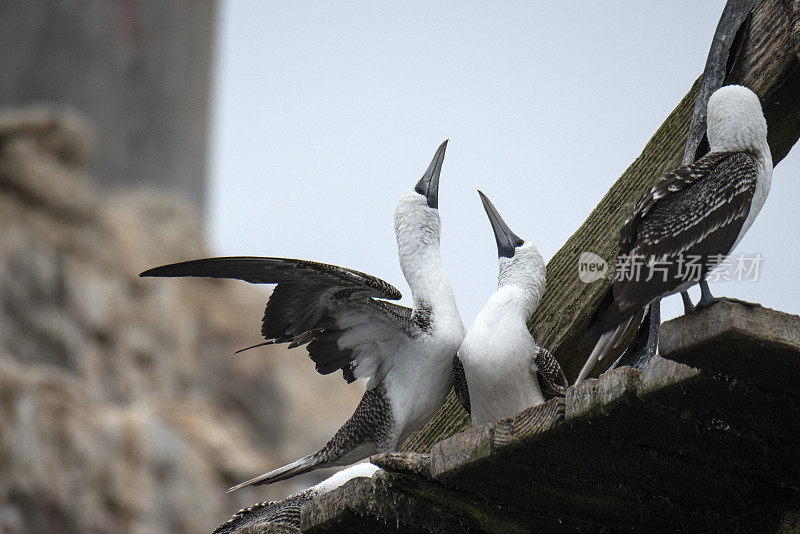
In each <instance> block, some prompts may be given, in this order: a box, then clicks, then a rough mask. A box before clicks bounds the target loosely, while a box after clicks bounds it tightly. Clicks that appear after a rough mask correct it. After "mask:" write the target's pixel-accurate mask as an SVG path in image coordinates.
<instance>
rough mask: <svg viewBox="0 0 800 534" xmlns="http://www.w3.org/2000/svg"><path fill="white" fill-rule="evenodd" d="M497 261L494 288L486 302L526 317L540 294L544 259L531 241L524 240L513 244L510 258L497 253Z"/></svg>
mask: <svg viewBox="0 0 800 534" xmlns="http://www.w3.org/2000/svg"><path fill="white" fill-rule="evenodd" d="M499 262H500V272H499V275H498V279H497V291H496V292H495V293H494V295H492V297H491V298H490V303H492V304H494V305H503V306H506V307H507V308H509V309H510V310H513V311H514V312H516V313H519V314H520V315H521V316H522V317H523V320H525V321H527V320H528V319H530V317H531V315H533V312H534V311H536V308H537V307H538V306H539V302H541V300H542V295H543V294H544V290H545V282H546V270H545V265H544V260H543V259H542V256H541V254H539V251H538V250H537V249H536V247H535V246H534V245H533V244H532V243H529V242H525V243H524V244H523V245H522V246H520V247H517V248H516V250H515V253H514V256H513V257H512V258H506V257H501V258H500V260H499Z"/></svg>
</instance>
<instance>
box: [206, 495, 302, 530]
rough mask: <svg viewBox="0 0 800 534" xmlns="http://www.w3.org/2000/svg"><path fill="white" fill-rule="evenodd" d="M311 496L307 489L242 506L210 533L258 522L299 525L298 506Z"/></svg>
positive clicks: (237, 528)
mask: <svg viewBox="0 0 800 534" xmlns="http://www.w3.org/2000/svg"><path fill="white" fill-rule="evenodd" d="M313 497H314V492H313V491H312V490H310V489H307V490H305V491H302V492H300V493H296V494H294V495H291V496H289V497H287V498H285V499H283V500H281V501H264V502H260V503H256V504H254V505H253V506H248V507H247V508H242V509H241V510H239V511H238V512H236V513H235V514H233V517H231V518H230V519H228V520H227V521H226V522H224V523H223V524H221V525H220V526H218V527H217V528H216V529H215V530H214V532H213V533H212V534H232V533H233V532H236V531H237V530H239V529H240V528H244V527H247V526H251V525H257V524H259V523H278V524H281V525H287V526H290V527H299V526H300V507H301V506H302V505H303V503H305V502H308V501H310V500H311V499H312V498H313Z"/></svg>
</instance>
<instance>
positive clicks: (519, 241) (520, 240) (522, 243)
mask: <svg viewBox="0 0 800 534" xmlns="http://www.w3.org/2000/svg"><path fill="white" fill-rule="evenodd" d="M524 244H525V241H523V240H522V239H518V240H517V242H516V243H515V244H514V247H521V246H522V245H524Z"/></svg>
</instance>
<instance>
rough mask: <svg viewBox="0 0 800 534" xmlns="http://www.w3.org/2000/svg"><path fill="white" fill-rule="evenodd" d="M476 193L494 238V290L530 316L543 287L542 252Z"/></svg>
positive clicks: (544, 272)
mask: <svg viewBox="0 0 800 534" xmlns="http://www.w3.org/2000/svg"><path fill="white" fill-rule="evenodd" d="M478 194H479V195H480V197H481V202H483V208H484V209H485V210H486V215H488V217H489V222H491V223H492V229H493V230H494V237H495V241H497V256H498V262H499V263H500V273H499V276H498V280H497V286H498V293H500V292H503V294H504V298H505V299H507V300H509V302H508V303H509V304H511V303H513V304H516V305H517V306H519V308H520V311H521V312H522V313H523V316H524V317H525V318H527V317H530V316H531V315H532V314H533V312H534V311H535V310H536V308H537V307H538V306H539V302H540V301H541V299H542V294H543V293H544V290H545V281H546V269H545V265H544V260H543V259H542V255H541V254H539V251H538V250H537V248H536V246H535V245H534V244H533V243H530V242H527V241H525V240H523V239H522V238H521V237H519V236H517V235H516V234H515V233H514V232H512V231H511V229H510V228H509V227H508V225H507V224H506V223H505V221H503V219H502V218H501V217H500V214H499V213H498V212H497V209H496V208H495V207H494V205H493V204H492V202H491V201H490V200H489V199H488V198H487V197H486V195H484V194H483V193H481V192H480V191H478Z"/></svg>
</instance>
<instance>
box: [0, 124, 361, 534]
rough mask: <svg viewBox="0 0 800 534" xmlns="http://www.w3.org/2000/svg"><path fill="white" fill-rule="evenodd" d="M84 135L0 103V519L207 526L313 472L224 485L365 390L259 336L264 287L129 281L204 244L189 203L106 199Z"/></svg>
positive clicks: (309, 438) (341, 411)
mask: <svg viewBox="0 0 800 534" xmlns="http://www.w3.org/2000/svg"><path fill="white" fill-rule="evenodd" d="M90 146H91V143H90V136H89V134H88V132H87V131H86V128H85V126H84V125H83V124H82V122H81V121H80V120H79V119H78V118H76V117H74V116H71V115H65V114H61V113H54V112H52V111H50V110H46V109H40V110H26V111H23V112H19V113H14V114H5V115H3V116H0V228H1V229H2V230H0V532H66V533H69V532H76V533H77V532H81V533H85V532H142V533H150V532H204V531H211V530H213V528H214V527H215V526H216V525H217V524H219V523H221V522H222V521H224V520H225V519H227V517H228V516H230V514H232V513H233V512H235V511H236V510H237V509H238V508H240V507H241V506H245V505H248V504H252V503H253V502H255V501H257V500H265V499H277V498H280V497H282V496H284V495H286V494H288V493H291V492H293V491H297V490H298V489H300V488H301V487H304V486H305V485H309V484H311V483H312V482H313V481H315V480H318V479H320V478H321V476H322V475H316V476H315V477H307V478H305V479H302V480H298V481H294V482H290V483H286V484H283V485H276V486H277V487H268V488H256V489H248V490H246V491H241V492H238V493H234V494H232V495H226V494H225V489H226V488H227V487H228V486H230V485H231V484H232V483H234V482H239V481H241V480H242V479H243V478H246V477H250V476H253V475H256V474H259V473H261V472H264V471H266V470H268V469H271V468H273V467H277V466H278V465H281V464H282V463H283V462H285V461H289V460H293V459H295V458H296V457H298V456H300V455H304V454H306V453H309V452H313V451H314V450H316V449H317V448H318V447H319V446H321V445H322V444H323V443H324V442H325V440H326V439H327V438H328V437H330V436H331V435H332V434H333V432H334V431H335V430H336V429H337V428H338V426H339V425H340V424H341V423H343V422H344V421H345V420H346V419H347V417H348V416H349V415H350V413H351V412H352V410H353V408H354V406H355V404H356V403H357V401H358V398H359V397H360V394H361V393H362V391H363V390H360V389H359V388H358V387H345V386H346V385H345V384H344V382H343V381H342V380H340V379H338V378H334V377H332V376H331V377H320V376H318V375H316V373H315V372H314V370H313V364H312V363H311V362H310V361H309V360H308V359H307V357H306V353H305V351H304V350H303V349H295V350H293V351H285V350H282V349H280V348H275V347H273V348H269V349H264V348H262V349H256V350H253V351H250V352H246V353H243V354H241V355H239V356H236V357H232V356H231V355H232V353H233V351H234V350H236V349H237V348H240V347H243V346H246V345H248V344H253V343H257V342H258V341H259V337H258V334H259V321H260V317H261V314H262V312H263V306H264V304H265V302H266V298H265V296H266V293H267V292H266V290H265V289H262V288H255V287H253V286H250V285H247V284H244V283H237V282H234V281H220V280H202V279H193V280H177V279H165V280H159V279H140V278H138V277H137V275H138V273H139V272H141V271H142V270H144V269H146V268H149V267H152V266H156V265H160V264H163V263H170V262H173V261H180V260H184V259H191V258H197V257H204V256H207V255H208V253H207V251H206V250H205V246H204V241H203V232H202V224H201V222H200V220H199V218H198V215H197V214H196V212H195V211H194V208H193V206H194V204H193V203H191V202H182V201H181V200H180V199H177V198H171V197H167V196H165V195H164V194H163V193H147V192H144V191H142V192H138V193H126V194H120V195H116V196H109V195H107V194H101V193H98V192H97V191H95V190H94V189H93V188H92V186H91V185H90V181H89V180H88V176H87V172H86V169H87V163H88V160H89V154H90Z"/></svg>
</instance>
